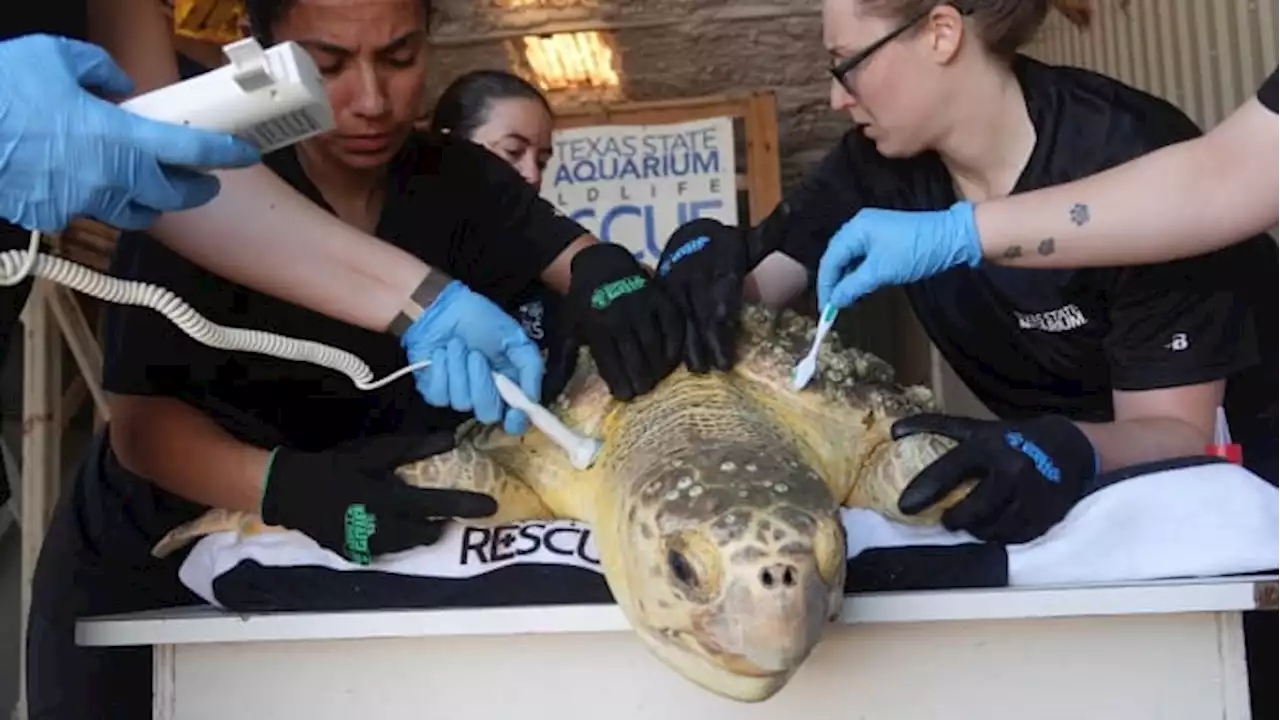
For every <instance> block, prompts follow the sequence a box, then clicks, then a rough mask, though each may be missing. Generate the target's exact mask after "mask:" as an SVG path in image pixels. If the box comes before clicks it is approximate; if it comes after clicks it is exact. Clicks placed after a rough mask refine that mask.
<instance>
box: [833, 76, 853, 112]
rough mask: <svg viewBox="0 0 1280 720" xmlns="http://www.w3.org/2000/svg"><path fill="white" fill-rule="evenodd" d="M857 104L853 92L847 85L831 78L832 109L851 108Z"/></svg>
mask: <svg viewBox="0 0 1280 720" xmlns="http://www.w3.org/2000/svg"><path fill="white" fill-rule="evenodd" d="M856 104H857V100H856V99H854V97H853V93H851V92H849V89H848V88H846V87H845V85H844V83H843V82H841V81H839V80H836V79H835V78H831V109H832V110H851V109H853V106H854V105H856Z"/></svg>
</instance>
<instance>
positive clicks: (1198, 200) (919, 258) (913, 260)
mask: <svg viewBox="0 0 1280 720" xmlns="http://www.w3.org/2000/svg"><path fill="white" fill-rule="evenodd" d="M1275 88H1276V73H1274V72H1273V73H1272V74H1271V76H1270V77H1269V78H1268V79H1267V82H1266V83H1265V84H1264V85H1263V87H1262V89H1261V90H1259V92H1258V93H1257V96H1256V97H1254V98H1251V99H1249V100H1248V101H1246V102H1245V103H1244V104H1243V105H1242V106H1241V107H1239V108H1238V109H1237V110H1236V111H1235V112H1234V113H1232V115H1231V116H1230V117H1228V118H1227V119H1226V120H1225V121H1224V122H1223V123H1222V124H1220V125H1218V126H1217V127H1215V128H1214V129H1213V130H1211V131H1210V132H1209V133H1208V134H1207V135H1203V136H1202V135H1199V133H1198V132H1195V128H1194V126H1191V124H1190V121H1185V122H1170V123H1165V124H1163V125H1162V126H1160V127H1153V128H1152V134H1151V136H1150V137H1152V138H1159V137H1160V136H1162V135H1163V138H1162V140H1163V141H1162V142H1158V143H1156V146H1155V147H1152V148H1151V150H1150V151H1149V152H1147V153H1145V154H1142V155H1139V156H1137V157H1135V158H1131V159H1129V160H1128V161H1127V162H1124V163H1120V164H1116V165H1113V166H1110V167H1107V168H1105V169H1102V170H1100V171H1098V172H1096V173H1094V174H1092V175H1089V176H1087V177H1084V178H1081V179H1078V180H1075V181H1072V182H1070V183H1065V184H1061V185H1056V186H1052V187H1047V188H1041V189H1039V190H1035V191H1032V192H1027V193H1019V194H1016V195H1011V196H1008V197H1004V198H999V199H994V200H988V201H986V202H982V203H978V204H977V205H974V204H973V203H970V202H968V201H961V202H957V203H955V204H954V205H952V206H951V207H950V208H948V209H946V210H938V211H930V212H902V211H892V210H884V209H880V208H869V209H866V210H863V211H861V212H859V213H858V214H857V215H856V216H854V217H853V219H852V220H850V221H849V222H848V223H846V224H845V225H844V226H842V227H841V228H840V230H839V232H837V233H836V235H835V236H834V237H833V238H832V241H831V249H830V251H829V252H828V253H827V254H826V255H824V257H823V258H822V262H821V267H820V270H819V273H818V296H819V299H820V302H823V303H826V302H831V303H834V304H835V305H837V306H839V307H847V306H848V305H850V304H852V303H854V302H856V301H857V300H858V299H859V298H861V297H863V296H865V295H866V294H868V293H870V292H873V291H874V290H876V289H877V288H880V287H883V286H885V285H894V284H906V283H911V282H915V281H917V280H922V279H924V278H927V277H929V276H931V275H935V274H937V273H940V272H943V271H946V270H948V269H950V268H952V267H957V266H969V267H976V266H977V265H979V264H981V263H982V262H983V261H984V259H985V260H986V261H987V262H991V263H994V264H999V265H1009V266H1016V267H1027V268H1075V267H1100V266H1117V265H1137V264H1143V263H1154V262H1162V261H1166V260H1173V259H1179V258H1185V257H1191V256H1195V255H1201V254H1204V253H1207V252H1211V251H1213V250H1216V249H1219V248H1223V247H1226V246H1228V245H1231V244H1234V243H1237V242H1239V241H1241V240H1243V239H1245V238H1247V237H1249V236H1250V235H1254V234H1257V233H1260V232H1263V231H1264V230H1266V229H1267V228H1269V227H1271V226H1272V225H1274V224H1275V222H1276V219H1277V205H1276V199H1275V198H1276V194H1277V191H1278V190H1280V181H1278V180H1277V173H1276V162H1275V159H1276V155H1277V154H1278V153H1280V140H1277V135H1278V133H1277V116H1276V111H1275V107H1274V106H1275V94H1276V89H1275ZM1264 103H1265V104H1264Z"/></svg>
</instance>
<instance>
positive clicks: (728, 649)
mask: <svg viewBox="0 0 1280 720" xmlns="http://www.w3.org/2000/svg"><path fill="white" fill-rule="evenodd" d="M654 470H655V471H654V472H650V473H647V474H646V477H647V478H648V479H647V481H646V483H645V484H644V486H643V490H642V492H641V493H640V494H639V496H638V497H637V498H636V503H635V504H634V505H633V506H632V507H631V508H630V510H629V512H628V514H627V518H628V519H627V523H626V529H625V531H624V532H626V533H627V534H628V535H629V538H628V541H627V544H628V545H629V546H630V548H631V549H630V551H629V552H628V553H627V557H626V560H625V565H626V568H625V573H626V575H627V586H628V588H629V589H630V593H629V594H630V595H631V597H629V598H625V599H623V598H620V601H621V602H626V603H627V604H628V605H629V608H628V609H629V612H630V614H631V615H632V616H633V617H634V618H635V619H636V622H635V623H634V624H635V625H636V626H637V630H638V631H639V633H640V635H641V637H643V638H644V639H645V641H646V642H647V644H648V645H649V646H650V648H651V649H653V650H654V652H655V653H656V654H657V655H658V656H659V657H660V658H661V659H662V660H664V661H665V662H666V663H667V664H668V665H671V666H672V667H673V668H675V669H676V670H677V671H678V672H680V673H681V674H682V675H684V676H685V677H687V678H688V679H690V680H692V681H694V682H696V683H697V684H699V685H701V686H703V687H705V688H706V689H708V690H711V691H712V692H715V693H717V694H720V695H722V696H725V697H729V698H731V699H734V700H740V701H744V702H759V701H762V700H766V699H768V698H770V697H772V696H773V695H774V694H775V693H777V692H778V691H779V690H781V688H782V687H783V685H785V684H786V682H787V681H788V680H789V679H790V677H791V676H792V675H793V674H794V673H795V672H796V670H798V669H799V667H800V664H801V663H802V662H803V661H804V660H805V658H806V657H808V655H809V653H810V651H811V650H812V649H813V647H814V646H815V645H816V644H817V643H818V641H819V639H820V638H821V637H822V634H823V631H824V629H825V627H826V625H827V623H829V622H830V621H831V620H833V619H834V618H835V616H836V615H838V613H839V609H840V603H841V599H842V597H843V588H844V574H845V552H844V550H845V542H844V528H843V526H842V525H841V524H840V521H839V515H838V511H837V509H836V507H837V506H836V503H835V502H834V500H833V499H832V497H831V495H830V492H829V491H828V490H827V487H826V485H825V484H824V483H823V482H822V481H821V479H820V478H819V477H818V476H817V474H816V473H814V471H813V470H812V469H811V468H809V467H807V466H806V465H804V464H803V463H802V462H801V461H800V460H799V459H798V458H794V457H791V456H789V455H787V454H785V451H784V454H783V456H781V457H779V456H778V454H777V453H762V452H761V448H759V447H749V448H748V447H722V448H720V449H718V450H716V449H712V450H710V451H708V449H707V448H701V449H700V452H699V453H698V454H697V455H693V454H690V455H682V456H675V457H672V456H669V457H667V458H665V459H664V460H662V461H660V463H659V467H658V468H655V469H654Z"/></svg>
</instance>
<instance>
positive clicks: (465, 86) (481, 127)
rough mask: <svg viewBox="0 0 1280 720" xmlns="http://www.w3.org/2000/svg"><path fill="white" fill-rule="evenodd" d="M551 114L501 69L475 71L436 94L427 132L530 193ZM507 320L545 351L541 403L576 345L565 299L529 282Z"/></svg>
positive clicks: (555, 390) (538, 177)
mask: <svg viewBox="0 0 1280 720" xmlns="http://www.w3.org/2000/svg"><path fill="white" fill-rule="evenodd" d="M554 128H555V118H554V113H553V111H552V109H551V105H550V103H548V102H547V99H546V98H545V97H544V96H543V95H542V93H541V92H539V91H538V89H537V88H536V87H534V86H533V85H531V84H529V83H528V82H526V81H525V80H524V79H523V78H520V77H519V76H517V75H513V74H511V73H509V72H505V71H502V70H475V71H472V72H468V73H465V74H463V75H461V76H459V77H457V78H455V79H454V81H453V82H451V83H449V86H448V87H446V88H445V90H444V92H443V93H441V94H440V99H439V100H437V101H436V107H435V110H434V111H433V112H432V114H431V123H430V129H431V131H432V132H435V133H439V134H442V135H446V134H447V135H452V136H454V137H460V138H465V139H467V140H470V141H471V142H474V143H476V144H477V145H480V146H481V147H483V148H485V149H487V150H489V151H490V152H492V153H493V154H495V155H497V156H498V157H500V158H502V159H503V160H505V161H506V162H507V163H508V164H509V165H511V167H512V168H514V169H515V170H516V171H517V172H519V173H520V177H522V178H524V179H525V181H526V182H528V183H529V185H530V186H532V187H533V188H534V189H535V190H541V188H542V173H543V171H545V170H546V167H547V163H548V162H550V160H551V153H552V149H553V146H552V137H551V136H552V131H553V130H554ZM512 304H513V306H514V310H513V311H512V316H513V317H514V318H515V319H516V320H517V321H519V322H520V324H521V326H523V327H524V331H525V334H527V335H528V336H529V337H530V338H531V339H533V340H534V342H537V343H539V344H540V345H542V346H544V347H546V348H547V352H548V357H547V371H546V376H545V379H544V381H543V399H544V401H549V400H550V399H552V398H554V397H555V396H556V395H558V394H559V393H560V390H562V389H563V388H564V384H565V383H566V382H568V380H569V378H568V373H570V372H571V371H572V366H573V361H574V360H575V359H576V358H577V347H578V342H577V340H576V339H575V337H574V336H573V332H572V318H570V317H569V316H568V313H567V308H566V307H565V304H564V299H563V298H562V297H561V296H560V295H558V294H557V293H556V292H555V291H554V290H552V289H551V288H549V287H547V285H546V284H545V283H543V282H542V281H541V280H534V281H533V282H531V283H529V285H528V286H527V287H525V288H524V289H523V290H521V291H519V292H518V293H517V295H516V298H515V299H514V300H513V303H512Z"/></svg>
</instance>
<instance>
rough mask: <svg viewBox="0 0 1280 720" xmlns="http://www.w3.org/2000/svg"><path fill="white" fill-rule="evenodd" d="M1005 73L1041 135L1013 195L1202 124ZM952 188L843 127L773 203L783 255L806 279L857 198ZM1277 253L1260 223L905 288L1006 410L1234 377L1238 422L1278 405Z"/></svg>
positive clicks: (932, 201)
mask: <svg viewBox="0 0 1280 720" xmlns="http://www.w3.org/2000/svg"><path fill="white" fill-rule="evenodd" d="M1014 71H1015V73H1016V75H1017V78H1018V81H1019V83H1020V84H1021V87H1022V91H1023V93H1024V95H1025V97H1026V102H1027V107H1028V111H1029V113H1030V117H1031V120H1032V122H1033V124H1034V126H1035V129H1036V135H1037V141H1036V145H1035V148H1034V150H1033V151H1032V154H1031V157H1030V159H1029V160H1028V162H1027V166H1026V168H1024V170H1023V172H1022V174H1021V176H1020V177H1019V179H1018V181H1017V183H1016V186H1015V187H1014V190H1013V192H1015V193H1018V192H1026V191H1028V190H1033V189H1036V188H1041V187H1045V186H1050V185H1057V184H1061V183H1064V182H1067V181H1070V180H1075V179H1078V178H1082V177H1085V176H1087V175H1091V174H1093V173H1097V172H1099V171H1102V170H1104V169H1106V168H1109V167H1112V166H1115V165H1119V164H1121V163H1124V162H1126V161H1128V160H1131V159H1133V158H1135V157H1138V156H1140V155H1143V154H1145V153H1148V152H1150V151H1152V150H1155V149H1156V148H1159V147H1161V146H1164V145H1168V144H1171V143H1174V142H1177V141H1180V140H1185V139H1188V138H1191V137H1194V136H1196V135H1198V134H1200V132H1199V130H1198V129H1197V128H1196V126H1195V125H1194V124H1193V123H1192V122H1191V120H1190V119H1188V118H1187V116H1186V115H1185V114H1183V113H1182V112H1180V111H1179V110H1178V109H1177V108H1175V107H1174V106H1172V105H1171V104H1169V103H1167V102H1165V101H1163V100H1160V99H1158V98H1156V97H1153V96H1151V95H1148V94H1146V93H1143V92H1140V91H1138V90H1135V89H1133V88H1130V87H1128V86H1125V85H1123V84H1121V83H1119V82H1117V81H1115V80H1112V79H1110V78H1106V77H1103V76H1101V75H1098V74H1095V73H1092V72H1089V71H1086V70H1081V69H1076V68H1068V67H1054V66H1048V65H1045V64H1043V63H1040V62H1038V61H1035V60H1033V59H1030V58H1027V57H1023V56H1019V57H1018V58H1017V60H1016V61H1015V63H1014ZM956 200H957V197H956V193H955V190H954V187H953V185H952V181H951V178H950V176H949V174H948V172H947V170H946V168H945V167H944V165H943V164H942V162H941V160H940V158H939V157H938V155H937V154H936V153H933V152H929V153H925V154H921V155H918V156H916V157H913V158H910V159H888V158H885V157H884V156H882V155H880V154H879V153H878V152H877V151H876V148H875V145H874V144H873V143H872V142H870V141H869V140H867V139H866V138H865V137H864V136H863V135H862V134H861V133H859V132H857V131H856V130H853V131H850V132H849V133H847V134H846V135H845V136H844V138H843V139H842V141H841V142H840V144H839V145H837V146H836V147H835V148H834V149H833V150H832V151H831V153H830V154H828V155H827V157H826V158H825V159H824V160H823V161H822V162H821V164H820V165H819V166H818V167H817V168H816V169H815V170H814V171H813V172H811V173H810V174H809V175H808V177H806V178H805V180H804V181H803V183H802V184H801V187H799V188H798V189H797V190H796V191H795V192H794V193H792V194H791V196H790V197H788V198H787V201H786V203H785V204H784V206H782V208H780V210H778V211H776V212H779V213H781V212H784V211H789V213H788V217H787V220H786V222H785V223H781V225H782V227H783V229H782V232H784V233H785V238H784V239H783V244H782V247H783V252H784V253H785V254H787V255H789V256H791V257H792V258H795V259H796V260H798V261H799V262H801V263H802V264H804V265H805V266H806V267H807V268H808V269H809V270H810V273H811V277H812V274H814V273H816V269H817V266H818V262H819V260H820V258H821V256H822V253H823V251H824V250H825V249H826V247H827V244H828V242H829V240H830V238H831V236H832V235H833V234H834V233H835V232H836V231H837V230H838V229H839V228H840V226H841V225H842V224H843V223H844V222H846V221H847V220H848V219H849V218H850V217H852V216H853V215H854V214H855V213H856V212H857V211H858V210H859V209H861V208H862V207H887V208H895V209H903V210H938V209H944V208H947V207H949V206H950V205H951V204H952V203H954V202H955V201H956ZM1064 211H1065V210H1064ZM1277 262H1278V260H1277V252H1276V245H1275V242H1274V241H1272V240H1271V239H1270V238H1269V237H1267V236H1265V235H1259V236H1257V237H1255V238H1253V239H1251V240H1249V241H1247V242H1244V243H1241V244H1239V245H1235V246H1232V247H1230V248H1227V249H1224V250H1221V251H1218V252H1215V253H1211V254H1209V255H1205V256H1200V257H1196V258H1191V259H1187V260H1183V261H1178V262H1169V263H1160V264H1155V265H1143V266H1135V267H1114V268H1097V269H1081V270H1036V269H1020V268H1010V267H1001V266H995V265H987V266H983V267H980V268H977V269H971V268H967V267H962V268H955V269H952V270H949V271H947V272H944V273H941V274H939V275H936V276H934V277H932V278H929V279H927V280H924V281H921V282H917V283H914V284H912V285H909V286H907V287H906V288H905V289H906V293H907V295H908V297H909V298H910V302H911V304H912V307H913V308H914V309H915V312H916V315H917V316H918V317H919V319H920V321H921V323H922V324H923V326H924V328H925V330H926V332H927V333H928V335H929V337H930V339H931V340H932V341H933V343H934V344H935V345H936V346H937V347H938V350H939V351H940V352H941V353H942V355H943V356H944V357H945V358H946V359H947V361H948V362H950V363H951V365H952V366H953V367H954V368H955V370H956V372H957V374H958V375H959V376H960V377H961V379H963V381H964V382H965V384H966V385H968V386H969V388H970V389H972V390H973V392H974V393H975V394H976V395H977V396H978V398H979V399H981V400H982V401H983V402H984V403H985V404H986V405H987V406H988V407H989V408H990V409H991V410H992V412H994V413H996V414H997V415H998V416H1000V417H1004V418H1023V417H1029V416H1035V415H1038V414H1045V413H1061V414H1064V415H1066V416H1068V417H1070V418H1073V419H1076V420H1081V421H1092V422H1105V421H1108V420H1111V419H1113V408H1112V395H1111V393H1112V390H1148V389H1156V388H1165V387H1171V386H1179V385H1186V384H1194V383H1201V382H1206V381H1210V380H1215V379H1220V378H1230V380H1229V385H1228V390H1227V393H1228V397H1227V401H1226V405H1227V409H1228V412H1229V418H1230V419H1231V420H1232V424H1233V425H1235V423H1236V421H1241V422H1243V421H1245V419H1247V418H1249V419H1251V418H1256V417H1257V415H1258V414H1260V413H1269V414H1271V415H1274V410H1275V403H1276V394H1277V385H1276V369H1277V359H1276V326H1277V322H1278V321H1277V315H1276V299H1275V293H1276V291H1275V286H1276V266H1277ZM1255 328H1256V329H1255ZM1260 356H1261V363H1259V358H1260Z"/></svg>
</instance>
